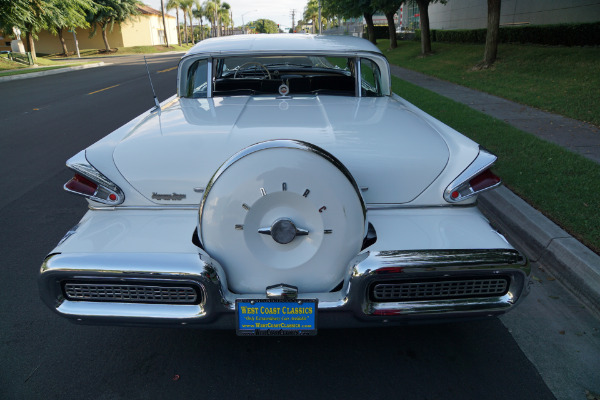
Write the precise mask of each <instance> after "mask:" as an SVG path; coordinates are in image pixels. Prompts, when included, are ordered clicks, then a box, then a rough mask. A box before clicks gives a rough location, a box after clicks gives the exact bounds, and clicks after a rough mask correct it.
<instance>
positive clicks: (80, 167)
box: [63, 150, 125, 206]
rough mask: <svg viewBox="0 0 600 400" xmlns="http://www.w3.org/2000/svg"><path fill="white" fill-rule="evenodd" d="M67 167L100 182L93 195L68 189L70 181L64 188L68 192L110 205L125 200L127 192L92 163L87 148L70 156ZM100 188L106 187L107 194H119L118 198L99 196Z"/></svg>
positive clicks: (115, 204)
mask: <svg viewBox="0 0 600 400" xmlns="http://www.w3.org/2000/svg"><path fill="white" fill-rule="evenodd" d="M67 168H69V169H70V170H72V171H75V172H76V173H78V174H81V175H83V176H85V177H86V178H88V179H91V180H92V181H94V182H95V183H97V184H98V189H97V190H96V192H95V193H94V194H93V195H91V196H90V195H86V194H83V193H79V192H75V191H73V190H70V189H68V188H67V183H68V182H67V183H65V185H64V186H63V189H65V190H66V191H67V192H70V193H74V194H77V195H79V196H84V197H86V198H88V199H90V200H93V201H96V202H99V203H104V204H108V205H109V206H117V205H119V204H121V203H123V202H124V201H125V194H124V193H123V191H122V190H121V189H120V188H119V187H118V186H117V185H115V184H114V183H113V182H112V181H111V180H110V179H108V178H107V177H106V176H104V175H103V174H102V173H101V172H100V171H98V170H97V169H96V168H94V166H92V164H90V162H89V161H88V160H87V158H86V156H85V150H82V151H80V152H79V153H77V154H75V155H74V156H73V157H71V158H69V159H68V160H67ZM100 189H104V190H105V191H106V192H107V196H108V194H114V195H115V196H117V199H116V200H114V201H111V200H109V199H105V198H101V197H97V196H96V194H97V193H98V192H99V191H100Z"/></svg>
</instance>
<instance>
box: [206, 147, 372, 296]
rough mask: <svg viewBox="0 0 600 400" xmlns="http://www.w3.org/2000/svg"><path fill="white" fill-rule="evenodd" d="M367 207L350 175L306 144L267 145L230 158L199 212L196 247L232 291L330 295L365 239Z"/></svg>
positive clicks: (326, 154)
mask: <svg viewBox="0 0 600 400" xmlns="http://www.w3.org/2000/svg"><path fill="white" fill-rule="evenodd" d="M365 225H366V207H365V204H364V202H363V199H362V196H361V194H360V190H359V189H358V186H357V185H356V182H355V181H354V179H353V178H352V176H351V175H350V173H349V172H348V170H347V169H346V168H345V167H344V166H343V165H342V164H341V163H340V162H339V161H338V160H337V159H336V158H335V157H333V156H332V155H331V154H329V153H328V152H326V151H325V150H323V149H321V148H319V147H317V146H314V145H311V144H309V143H305V142H300V141H295V140H272V141H267V142H261V143H257V144H254V145H252V146H250V147H247V148H246V149H244V150H242V151H240V152H239V153H237V154H235V155H234V156H232V157H231V158H230V159H229V160H227V161H226V162H225V163H224V164H223V165H222V166H221V167H220V168H219V170H218V171H217V172H216V173H215V174H214V176H213V177H212V179H211V181H210V182H209V184H208V186H207V188H206V191H205V193H204V196H203V198H202V202H201V204H200V210H199V220H198V233H199V236H200V241H201V243H202V245H203V247H204V249H205V250H206V251H207V253H208V254H210V256H211V257H213V258H214V259H215V260H217V261H218V262H219V263H220V264H221V266H222V267H223V269H224V270H225V271H226V275H227V281H228V286H229V288H230V289H231V290H232V291H234V292H235V293H256V294H264V293H265V289H266V288H267V286H271V285H276V284H279V283H284V284H289V285H293V286H297V287H298V289H299V291H300V292H304V293H317V292H328V291H330V290H332V289H333V288H335V287H336V286H337V285H338V284H339V283H340V282H341V281H342V280H343V279H344V276H345V275H346V273H347V271H348V264H349V262H350V260H352V258H353V257H354V256H356V255H357V254H358V253H359V251H360V249H361V245H362V242H363V238H364V236H365Z"/></svg>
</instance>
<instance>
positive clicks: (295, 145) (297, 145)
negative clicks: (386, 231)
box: [197, 139, 367, 243]
mask: <svg viewBox="0 0 600 400" xmlns="http://www.w3.org/2000/svg"><path fill="white" fill-rule="evenodd" d="M273 148H289V149H298V150H303V151H308V152H311V153H315V154H317V155H319V156H321V157H323V158H324V159H325V160H327V161H329V162H330V163H331V164H333V165H334V166H335V167H336V168H337V169H339V170H340V172H342V174H344V176H345V177H346V179H348V181H349V182H350V184H351V185H352V187H353V188H354V191H355V192H356V195H357V196H358V199H359V201H360V205H361V208H362V211H363V219H364V220H365V221H366V219H367V206H366V204H365V201H364V199H363V196H362V193H361V190H360V188H359V187H358V185H357V184H356V181H355V180H354V178H353V177H352V174H351V173H350V171H348V169H347V168H346V167H345V166H344V164H342V163H341V162H340V161H339V160H338V159H337V158H335V157H334V156H333V155H332V154H331V153H329V152H327V151H325V150H323V149H322V148H320V147H317V146H315V145H313V144H310V143H307V142H302V141H300V140H291V139H281V140H267V141H265V142H259V143H256V144H253V145H251V146H248V147H246V148H245V149H242V150H240V151H239V152H237V153H236V154H234V155H233V156H231V157H230V158H229V159H228V160H227V161H225V162H224V163H223V164H222V165H221V166H220V167H219V169H217V171H216V172H215V173H214V175H213V176H212V177H211V178H210V181H209V182H208V185H206V190H204V194H203V195H202V201H201V202H200V208H199V209H198V227H197V228H198V236H199V240H200V243H203V240H202V229H201V226H202V214H203V210H204V204H205V203H206V199H207V198H208V194H209V193H210V189H211V188H212V186H213V185H214V184H215V182H216V181H217V179H219V177H220V176H221V175H222V174H223V173H224V172H225V171H226V170H227V168H229V167H230V166H232V165H233V164H235V163H236V162H237V161H239V160H241V159H242V158H244V157H246V156H248V155H250V154H253V153H256V152H259V151H262V150H267V149H273ZM261 189H262V188H261ZM262 191H263V192H264V189H263V190H262ZM263 196H264V194H263ZM365 228H366V227H365ZM365 232H366V229H365Z"/></svg>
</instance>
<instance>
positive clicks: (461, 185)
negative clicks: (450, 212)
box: [444, 148, 502, 203]
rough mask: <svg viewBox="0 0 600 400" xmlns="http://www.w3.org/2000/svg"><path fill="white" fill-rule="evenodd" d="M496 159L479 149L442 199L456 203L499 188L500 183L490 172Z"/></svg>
mask: <svg viewBox="0 0 600 400" xmlns="http://www.w3.org/2000/svg"><path fill="white" fill-rule="evenodd" d="M496 159H497V158H496V156H495V155H493V154H492V153H490V152H488V151H487V150H485V149H482V148H480V149H479V154H478V155H477V157H476V158H475V160H473V162H472V163H471V164H470V165H469V166H468V167H467V168H466V169H465V170H464V171H463V172H462V173H461V174H460V175H459V176H458V177H457V178H456V179H455V180H454V181H453V182H452V183H451V184H450V185H449V186H448V187H447V188H446V191H445V192H444V199H446V201H447V202H449V203H457V202H459V201H463V200H466V199H468V198H470V197H473V196H475V195H477V194H479V193H481V192H482V191H484V190H487V189H491V188H494V187H496V186H499V185H500V183H501V182H502V181H501V180H500V178H498V177H497V176H496V175H494V173H492V171H490V167H491V166H492V165H493V164H494V162H495V161H496Z"/></svg>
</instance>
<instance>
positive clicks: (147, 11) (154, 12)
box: [137, 4, 175, 18]
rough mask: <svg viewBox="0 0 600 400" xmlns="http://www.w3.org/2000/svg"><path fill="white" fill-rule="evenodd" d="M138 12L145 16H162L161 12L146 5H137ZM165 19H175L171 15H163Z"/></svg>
mask: <svg viewBox="0 0 600 400" xmlns="http://www.w3.org/2000/svg"><path fill="white" fill-rule="evenodd" d="M137 8H138V10H140V12H141V13H142V14H147V15H162V14H161V12H160V11H159V10H157V9H155V8H152V7H150V6H148V5H146V4H138V5H137ZM165 17H168V18H175V17H173V16H172V15H169V14H165Z"/></svg>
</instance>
